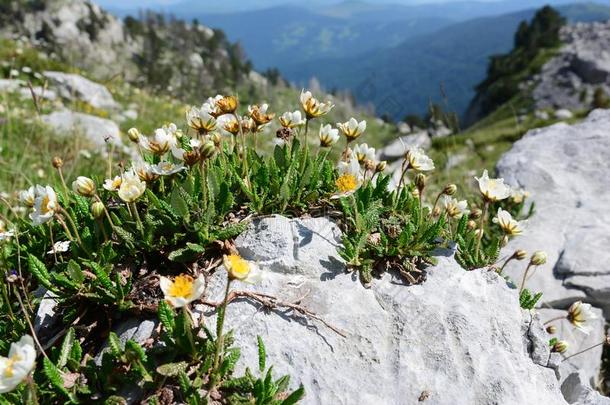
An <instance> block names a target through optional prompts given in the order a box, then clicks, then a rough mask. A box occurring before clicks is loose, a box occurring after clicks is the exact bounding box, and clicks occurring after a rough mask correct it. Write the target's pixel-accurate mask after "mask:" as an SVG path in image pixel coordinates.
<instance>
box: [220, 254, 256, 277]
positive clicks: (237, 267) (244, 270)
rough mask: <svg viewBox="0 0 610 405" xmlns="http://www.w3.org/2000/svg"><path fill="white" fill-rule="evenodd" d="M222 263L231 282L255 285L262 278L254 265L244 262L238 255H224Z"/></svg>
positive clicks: (247, 261)
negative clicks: (237, 281) (236, 281)
mask: <svg viewBox="0 0 610 405" xmlns="http://www.w3.org/2000/svg"><path fill="white" fill-rule="evenodd" d="M222 263H223V265H224V266H225V269H226V270H227V273H229V277H230V278H231V279H233V280H239V281H243V282H244V283H249V284H255V283H258V282H260V281H261V280H262V278H263V273H262V271H261V270H260V268H259V267H258V265H257V264H256V263H254V262H251V261H249V260H245V259H243V258H242V257H241V256H240V255H238V254H230V255H228V256H227V255H225V256H224V257H223V259H222Z"/></svg>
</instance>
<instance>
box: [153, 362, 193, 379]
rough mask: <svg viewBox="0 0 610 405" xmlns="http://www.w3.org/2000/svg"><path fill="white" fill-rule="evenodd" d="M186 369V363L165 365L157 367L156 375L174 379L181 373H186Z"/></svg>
mask: <svg viewBox="0 0 610 405" xmlns="http://www.w3.org/2000/svg"><path fill="white" fill-rule="evenodd" d="M187 367H188V363H187V362H186V361H181V362H178V363H167V364H163V365H161V366H159V367H157V373H159V374H161V375H162V376H165V377H175V376H177V375H179V374H180V373H181V372H184V371H186V369H187Z"/></svg>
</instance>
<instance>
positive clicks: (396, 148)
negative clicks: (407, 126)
mask: <svg viewBox="0 0 610 405" xmlns="http://www.w3.org/2000/svg"><path fill="white" fill-rule="evenodd" d="M431 145H432V141H431V140H430V136H429V135H428V133H427V132H426V131H420V132H418V133H415V134H411V135H405V136H401V137H400V138H398V139H396V140H394V141H393V142H391V143H390V144H388V145H387V146H385V147H384V148H383V149H381V150H380V151H379V158H380V160H394V159H398V158H400V157H402V156H403V155H404V154H405V153H406V152H407V150H409V148H413V147H417V148H422V149H427V148H429V147H430V146H431Z"/></svg>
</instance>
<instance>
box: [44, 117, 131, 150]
mask: <svg viewBox="0 0 610 405" xmlns="http://www.w3.org/2000/svg"><path fill="white" fill-rule="evenodd" d="M40 119H41V120H42V121H43V122H44V123H45V124H47V125H48V126H50V127H51V128H52V129H53V130H54V131H56V132H57V134H58V135H66V136H67V135H72V134H74V133H82V134H83V135H85V137H86V138H87V139H88V140H89V141H90V142H91V143H93V144H94V145H95V146H97V147H99V151H104V150H105V149H104V148H105V145H106V143H107V142H109V143H113V144H115V145H117V146H119V145H123V143H122V141H121V137H120V130H119V126H118V125H117V124H116V123H115V122H113V121H110V120H107V119H105V118H100V117H96V116H93V115H89V114H83V113H78V112H74V111H70V110H61V111H54V112H52V113H50V114H47V115H43V116H41V117H40Z"/></svg>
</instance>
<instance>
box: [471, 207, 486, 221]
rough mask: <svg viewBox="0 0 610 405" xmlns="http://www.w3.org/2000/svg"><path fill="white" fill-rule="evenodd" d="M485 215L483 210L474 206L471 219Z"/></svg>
mask: <svg viewBox="0 0 610 405" xmlns="http://www.w3.org/2000/svg"><path fill="white" fill-rule="evenodd" d="M482 216H483V211H481V209H480V208H473V209H472V211H470V219H479V218H481V217H482Z"/></svg>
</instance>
